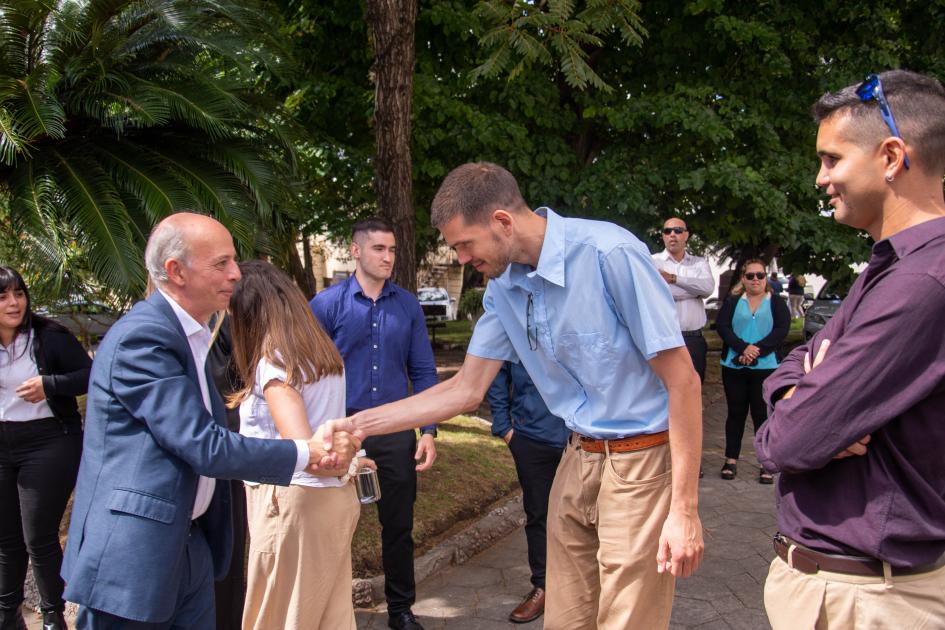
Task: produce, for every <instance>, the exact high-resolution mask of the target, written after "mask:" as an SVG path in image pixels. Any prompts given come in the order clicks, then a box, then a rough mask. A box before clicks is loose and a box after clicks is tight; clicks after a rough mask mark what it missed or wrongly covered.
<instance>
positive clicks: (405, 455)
mask: <svg viewBox="0 0 945 630" xmlns="http://www.w3.org/2000/svg"><path fill="white" fill-rule="evenodd" d="M364 450H365V451H366V452H367V456H368V457H370V458H371V459H373V460H374V461H375V462H377V476H378V480H379V481H380V483H381V500H380V501H378V502H377V515H378V517H379V519H380V521H381V554H382V555H381V557H382V560H383V564H384V597H385V598H386V599H387V612H388V614H390V615H391V616H393V615H399V614H400V613H402V612H406V611H408V610H410V607H411V606H413V604H414V602H415V601H416V598H417V591H416V583H415V581H414V576H413V504H414V501H416V499H417V471H416V466H417V462H416V460H414V458H413V457H414V454H415V453H416V452H417V435H416V433H415V432H414V431H413V430H412V429H411V430H410V431H401V432H400V433H392V434H390V435H377V436H372V437H369V438H367V439H365V440H364Z"/></svg>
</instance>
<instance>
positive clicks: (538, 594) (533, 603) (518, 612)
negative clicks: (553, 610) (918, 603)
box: [509, 586, 545, 623]
mask: <svg viewBox="0 0 945 630" xmlns="http://www.w3.org/2000/svg"><path fill="white" fill-rule="evenodd" d="M544 612H545V589H543V588H538V587H537V586H536V587H535V588H533V589H532V592H531V593H529V594H528V595H526V596H525V600H524V601H523V602H522V603H521V604H519V605H518V608H516V609H515V610H513V611H512V614H511V615H509V621H511V622H512V623H528V622H529V621H534V620H536V619H538V618H539V617H541V616H542V614H544Z"/></svg>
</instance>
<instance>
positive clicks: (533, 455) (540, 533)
mask: <svg viewBox="0 0 945 630" xmlns="http://www.w3.org/2000/svg"><path fill="white" fill-rule="evenodd" d="M509 451H511V453H512V459H513V460H514V461H515V472H517V473H518V482H519V484H520V485H521V486H522V506H523V507H524V508H525V540H526V541H527V543H528V568H529V569H531V572H532V586H537V587H538V588H545V557H546V552H547V537H546V535H545V524H546V520H547V517H548V495H549V494H550V493H551V484H552V482H554V480H555V471H556V470H558V463H559V462H560V461H561V454H562V453H563V452H564V449H563V448H559V447H557V446H551V445H550V444H543V443H542V442H536V441H535V440H530V439H529V438H527V437H525V436H523V435H522V434H521V433H517V432H515V433H512V441H511V442H509Z"/></svg>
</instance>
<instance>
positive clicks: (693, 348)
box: [683, 334, 709, 383]
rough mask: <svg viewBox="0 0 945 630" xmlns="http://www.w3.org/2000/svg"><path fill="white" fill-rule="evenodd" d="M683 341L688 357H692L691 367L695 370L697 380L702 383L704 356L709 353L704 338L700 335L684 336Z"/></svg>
mask: <svg viewBox="0 0 945 630" xmlns="http://www.w3.org/2000/svg"><path fill="white" fill-rule="evenodd" d="M683 341H684V342H685V343H686V350H688V351H689V356H690V357H692V366H693V367H694V368H696V373H697V374H698V375H699V380H700V381H701V382H703V383H704V382H705V355H706V353H707V352H708V351H709V345H708V344H707V343H706V341H705V337H703V336H702V335H701V334H700V335H695V336H690V335H685V336H684V337H683Z"/></svg>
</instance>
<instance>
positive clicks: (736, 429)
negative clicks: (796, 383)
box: [715, 259, 791, 484]
mask: <svg viewBox="0 0 945 630" xmlns="http://www.w3.org/2000/svg"><path fill="white" fill-rule="evenodd" d="M767 278H768V276H767V271H766V269H765V264H764V262H762V261H760V260H758V259H752V260H749V261H746V262H745V264H744V266H743V267H742V275H741V278H740V279H739V282H738V284H736V285H735V286H734V287H733V288H732V295H731V296H729V297H728V298H727V299H726V300H725V303H724V304H723V305H722V308H721V309H720V310H719V316H718V318H716V322H715V326H716V329H717V330H718V333H719V337H721V338H722V342H723V345H722V386H723V387H724V389H725V402H726V404H727V405H728V417H727V418H726V419H725V462H724V463H723V464H722V470H721V473H720V474H721V476H722V479H734V478H735V475H736V473H737V471H738V456H739V453H740V452H741V448H742V437H743V436H744V434H745V416H746V415H748V411H749V409H750V410H751V420H752V423H753V424H754V427H755V431H757V430H758V429H759V428H760V427H761V425H762V424H763V423H764V421H765V420H767V418H768V410H767V407H766V406H765V402H764V399H763V398H762V395H761V387H762V384H763V383H764V380H765V379H766V378H768V376H769V375H770V374H771V373H772V372H774V369H775V368H776V367H778V363H779V361H778V350H779V349H780V347H781V343H782V342H783V341H784V338H785V337H786V336H787V334H788V330H789V329H790V327H791V316H790V314H789V313H788V308H787V305H786V304H785V303H784V299H783V298H782V297H781V296H780V295H778V294H776V293H774V292H773V291H772V290H771V289H770V288H769V287H768V279H767ZM758 481H759V482H760V483H765V484H768V483H772V481H773V479H772V477H771V475H770V474H769V473H767V472H765V471H764V470H762V471H761V472H760V474H759V476H758Z"/></svg>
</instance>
